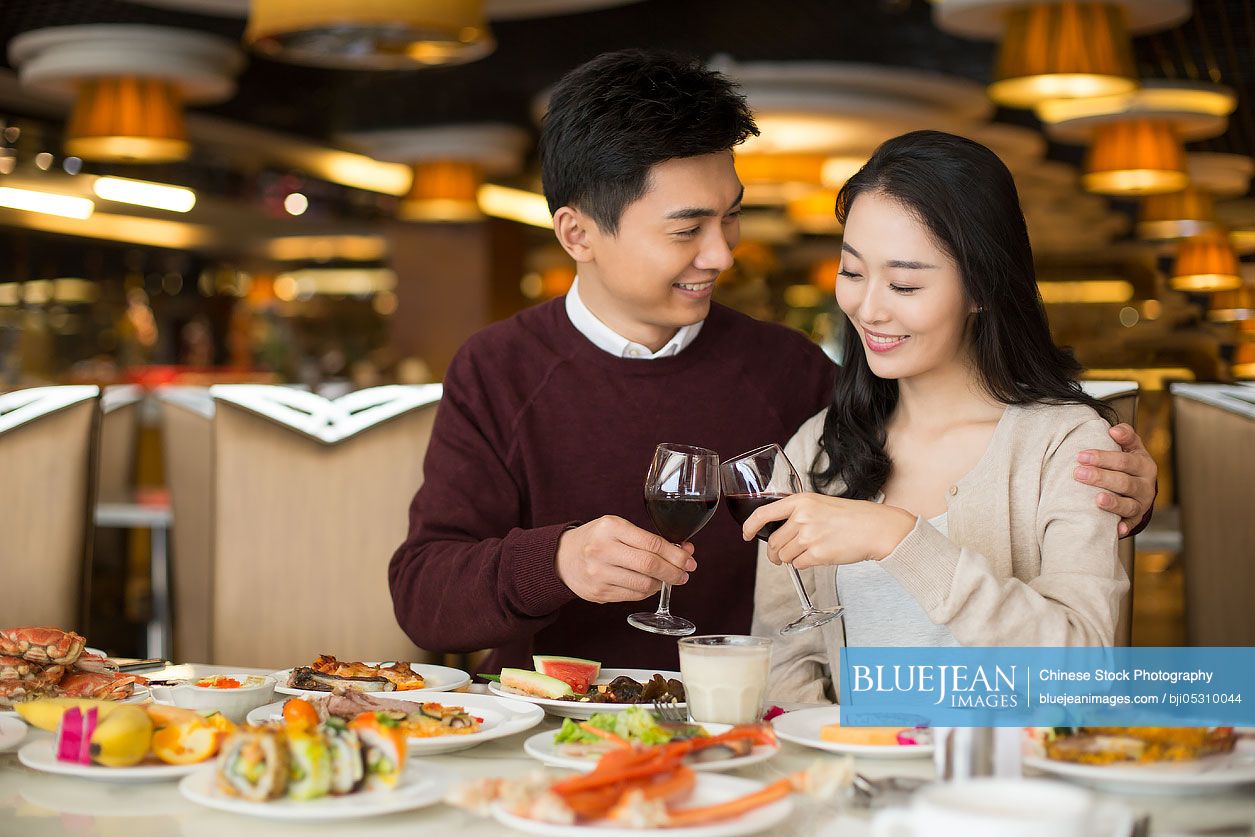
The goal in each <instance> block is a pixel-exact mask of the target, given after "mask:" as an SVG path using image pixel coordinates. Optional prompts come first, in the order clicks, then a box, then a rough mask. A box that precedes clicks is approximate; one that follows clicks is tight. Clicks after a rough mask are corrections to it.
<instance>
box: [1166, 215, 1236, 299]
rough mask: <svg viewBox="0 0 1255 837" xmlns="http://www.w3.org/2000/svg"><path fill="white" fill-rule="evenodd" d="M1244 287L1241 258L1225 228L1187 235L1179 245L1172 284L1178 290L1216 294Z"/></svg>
mask: <svg viewBox="0 0 1255 837" xmlns="http://www.w3.org/2000/svg"><path fill="white" fill-rule="evenodd" d="M1241 286H1242V275H1241V271H1240V269H1239V267H1238V257H1237V255H1236V254H1235V253H1234V252H1233V246H1232V245H1231V244H1230V243H1229V236H1228V234H1227V233H1225V232H1224V231H1223V230H1215V231H1213V232H1210V233H1205V234H1203V235H1198V236H1194V237H1193V238H1187V239H1185V240H1184V241H1182V242H1181V244H1180V245H1178V247H1177V262H1176V267H1175V268H1174V269H1173V271H1172V287H1173V289H1175V290H1178V291H1191V292H1195V293H1212V292H1215V291H1230V290H1236V289H1237V288H1240V287H1241Z"/></svg>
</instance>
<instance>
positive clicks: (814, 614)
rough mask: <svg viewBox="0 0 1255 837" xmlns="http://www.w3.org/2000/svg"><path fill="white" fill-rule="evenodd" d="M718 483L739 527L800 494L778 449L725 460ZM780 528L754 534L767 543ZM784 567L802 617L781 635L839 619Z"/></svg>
mask: <svg viewBox="0 0 1255 837" xmlns="http://www.w3.org/2000/svg"><path fill="white" fill-rule="evenodd" d="M719 480H720V483H721V485H722V488H723V498H724V499H725V500H726V501H727V502H728V511H729V512H731V513H732V516H733V517H735V518H736V520H737V522H738V523H740V524H742V525H744V524H745V521H746V520H749V517H750V515H752V514H753V513H754V512H755V510H757V509H759V508H761V507H763V506H766V505H768V504H770V503H774V502H776V501H777V500H783V499H784V498H785V497H788V496H789V495H790V494H797V493H799V492H800V491H801V490H802V481H801V480H800V479H799V478H798V475H797V471H795V470H793V463H792V462H790V461H789V458H788V457H787V456H785V455H784V451H782V450H780V446H779V445H766V446H764V447H761V448H757V449H756V450H752V451H750V452H749V453H743V454H741V455H740V456H735V457H733V458H732V459H729V460H728V461H727V462H725V463H723V464H722V465H721V466H719ZM782 525H784V521H783V520H773V521H771V522H769V523H766V524H764V525H763V527H762V528H761V529H759V530H758V534H757V537H758V539H759V540H760V541H765V540H767V538H769V537H771V535H772V533H773V532H775V531H776V530H777V529H779V528H780V527H781V526H782ZM786 566H787V567H788V571H789V577H790V578H791V579H792V581H793V589H794V590H796V591H797V597H798V599H799V600H800V601H801V603H802V615H801V616H800V617H798V618H797V619H795V620H794V621H792V622H790V623H789V624H787V625H785V626H784V627H783V628H781V629H780V633H781V634H783V635H785V636H788V635H789V634H797V633H801V632H802V631H809V630H810V629H811V628H818V627H819V626H820V625H826V624H827V623H829V622H831V621H832V620H833V619H836V618H838V617H839V616H840V615H841V613H842V612H843V611H844V608H842V607H840V606H838V607H835V608H833V609H832V610H820V609H819V608H817V607H815V605H814V604H812V603H811V597H810V595H809V594H808V593H807V592H806V586H805V585H804V584H802V576H801V575H799V574H798V571H797V570H796V569H795V568H794V567H793V565H792V564H787V565H786Z"/></svg>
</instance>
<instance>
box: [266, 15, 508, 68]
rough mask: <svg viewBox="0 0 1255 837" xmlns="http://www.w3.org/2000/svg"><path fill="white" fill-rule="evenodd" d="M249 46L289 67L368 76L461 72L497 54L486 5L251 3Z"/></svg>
mask: <svg viewBox="0 0 1255 837" xmlns="http://www.w3.org/2000/svg"><path fill="white" fill-rule="evenodd" d="M244 40H245V42H246V43H248V44H249V45H251V46H252V47H254V48H255V49H257V50H258V51H260V52H263V53H266V54H267V55H270V56H272V57H274V58H278V59H281V60H284V61H292V62H294V63H298V64H313V65H318V66H325V67H342V68H348V69H366V70H388V69H406V68H413V67H421V66H427V65H435V64H463V63H466V62H468V61H474V60H476V59H478V58H483V57H484V56H485V55H488V54H489V53H490V52H492V50H493V47H494V46H495V44H494V42H493V39H492V34H491V33H490V32H489V30H488V25H487V23H486V21H485V19H484V9H483V0H370V2H360V0H253V2H252V3H251V4H250V14H249V19H248V29H247V30H246V31H245V33H244Z"/></svg>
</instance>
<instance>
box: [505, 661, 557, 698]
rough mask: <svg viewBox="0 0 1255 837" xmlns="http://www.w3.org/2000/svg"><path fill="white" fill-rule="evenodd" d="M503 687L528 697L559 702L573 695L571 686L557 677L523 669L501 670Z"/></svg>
mask: <svg viewBox="0 0 1255 837" xmlns="http://www.w3.org/2000/svg"><path fill="white" fill-rule="evenodd" d="M501 685H502V686H504V687H505V688H508V689H514V690H516V691H519V692H522V693H524V694H527V695H534V696H536V697H542V698H549V699H550V700H557V699H559V698H561V697H565V696H566V695H569V694H571V686H570V684H568V683H565V682H563V681H562V680H559V679H558V678H556V677H549V676H548V675H545V674H541V673H540V672H538V671H528V670H526V669H522V668H503V669H501Z"/></svg>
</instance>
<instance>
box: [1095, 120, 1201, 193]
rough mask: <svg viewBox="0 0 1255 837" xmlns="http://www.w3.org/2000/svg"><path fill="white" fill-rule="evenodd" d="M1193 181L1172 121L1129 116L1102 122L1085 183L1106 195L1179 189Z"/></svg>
mask: <svg viewBox="0 0 1255 837" xmlns="http://www.w3.org/2000/svg"><path fill="white" fill-rule="evenodd" d="M1189 182H1190V178H1189V175H1188V174H1186V169H1185V150H1184V149H1183V148H1182V146H1181V140H1180V138H1179V137H1178V136H1177V132H1176V129H1175V128H1174V127H1173V126H1172V123H1171V122H1168V121H1166V120H1163V119H1126V120H1121V121H1119V122H1108V123H1106V124H1104V125H1099V126H1098V127H1097V128H1096V129H1095V131H1094V140H1093V143H1092V144H1091V145H1090V147H1089V154H1088V155H1087V156H1086V159H1085V175H1084V177H1082V178H1081V184H1082V185H1083V186H1084V187H1085V188H1086V189H1087V190H1088V191H1090V192H1097V193H1099V194H1103V195H1158V194H1163V193H1166V192H1179V191H1181V190H1182V189H1184V188H1185V187H1186V186H1187V185H1188V184H1189Z"/></svg>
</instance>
